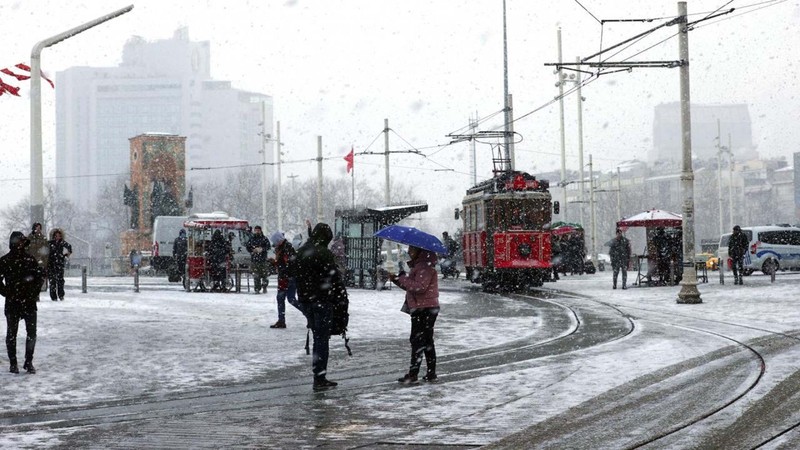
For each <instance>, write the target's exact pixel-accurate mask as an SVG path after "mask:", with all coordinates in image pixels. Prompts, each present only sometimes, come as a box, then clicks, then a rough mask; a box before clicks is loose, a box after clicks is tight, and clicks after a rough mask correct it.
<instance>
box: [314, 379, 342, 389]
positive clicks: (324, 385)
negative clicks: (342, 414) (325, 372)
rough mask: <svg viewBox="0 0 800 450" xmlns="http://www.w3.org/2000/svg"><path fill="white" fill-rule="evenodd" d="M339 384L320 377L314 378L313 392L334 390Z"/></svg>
mask: <svg viewBox="0 0 800 450" xmlns="http://www.w3.org/2000/svg"><path fill="white" fill-rule="evenodd" d="M338 385H339V383H337V382H335V381H331V380H329V379H327V378H325V377H324V376H322V377H314V390H315V391H324V390H326V389H331V388H335V387H336V386H338Z"/></svg>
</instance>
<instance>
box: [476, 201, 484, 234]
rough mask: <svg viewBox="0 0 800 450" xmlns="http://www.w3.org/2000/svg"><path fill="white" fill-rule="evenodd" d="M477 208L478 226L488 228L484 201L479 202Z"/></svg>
mask: <svg viewBox="0 0 800 450" xmlns="http://www.w3.org/2000/svg"><path fill="white" fill-rule="evenodd" d="M475 209H476V210H477V214H476V215H477V222H478V228H480V229H485V228H486V216H485V214H484V210H483V203H481V204H479V205H477V206H476V208H475Z"/></svg>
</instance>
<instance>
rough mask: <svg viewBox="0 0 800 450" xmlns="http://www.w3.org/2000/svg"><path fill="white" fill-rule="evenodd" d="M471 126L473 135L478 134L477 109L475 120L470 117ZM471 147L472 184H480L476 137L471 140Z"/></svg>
mask: <svg viewBox="0 0 800 450" xmlns="http://www.w3.org/2000/svg"><path fill="white" fill-rule="evenodd" d="M469 127H470V129H471V130H472V136H476V135H477V133H478V111H475V120H472V119H470V121H469ZM469 147H470V152H471V153H472V158H471V159H470V164H469V166H470V167H469V169H470V170H469V173H470V179H471V180H472V186H475V185H476V184H478V163H477V160H476V159H475V139H470V140H469Z"/></svg>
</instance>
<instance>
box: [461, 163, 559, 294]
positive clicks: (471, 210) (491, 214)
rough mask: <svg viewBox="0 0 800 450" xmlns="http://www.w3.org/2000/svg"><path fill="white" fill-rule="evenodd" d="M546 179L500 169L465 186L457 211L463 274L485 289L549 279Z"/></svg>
mask: <svg viewBox="0 0 800 450" xmlns="http://www.w3.org/2000/svg"><path fill="white" fill-rule="evenodd" d="M549 188H550V183H549V182H548V181H547V180H537V179H536V177H534V176H532V175H529V174H527V173H525V172H519V171H508V172H502V173H499V174H498V175H497V176H495V177H494V178H492V179H490V180H486V181H484V182H482V183H480V184H477V185H476V186H474V187H472V188H470V189H469V190H467V195H466V196H465V197H464V200H463V201H462V209H461V211H460V215H461V216H462V218H463V222H464V223H463V226H464V227H463V236H462V248H463V257H464V266H465V268H466V270H467V278H468V279H470V280H471V281H472V282H474V283H481V284H482V285H483V287H484V289H485V290H506V289H515V288H519V287H526V286H541V285H542V283H543V282H545V281H550V275H551V272H552V268H551V261H550V259H551V256H552V255H551V247H550V237H551V232H550V229H549V227H550V221H551V219H552V214H553V213H556V214H557V213H558V208H559V205H558V202H555V203H554V202H553V201H552V196H551V195H550V191H549Z"/></svg>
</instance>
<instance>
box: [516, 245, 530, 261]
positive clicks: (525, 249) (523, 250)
mask: <svg viewBox="0 0 800 450" xmlns="http://www.w3.org/2000/svg"><path fill="white" fill-rule="evenodd" d="M517 251H518V252H519V256H522V257H523V258H527V257H529V256H531V246H530V244H520V245H519V247H517Z"/></svg>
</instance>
